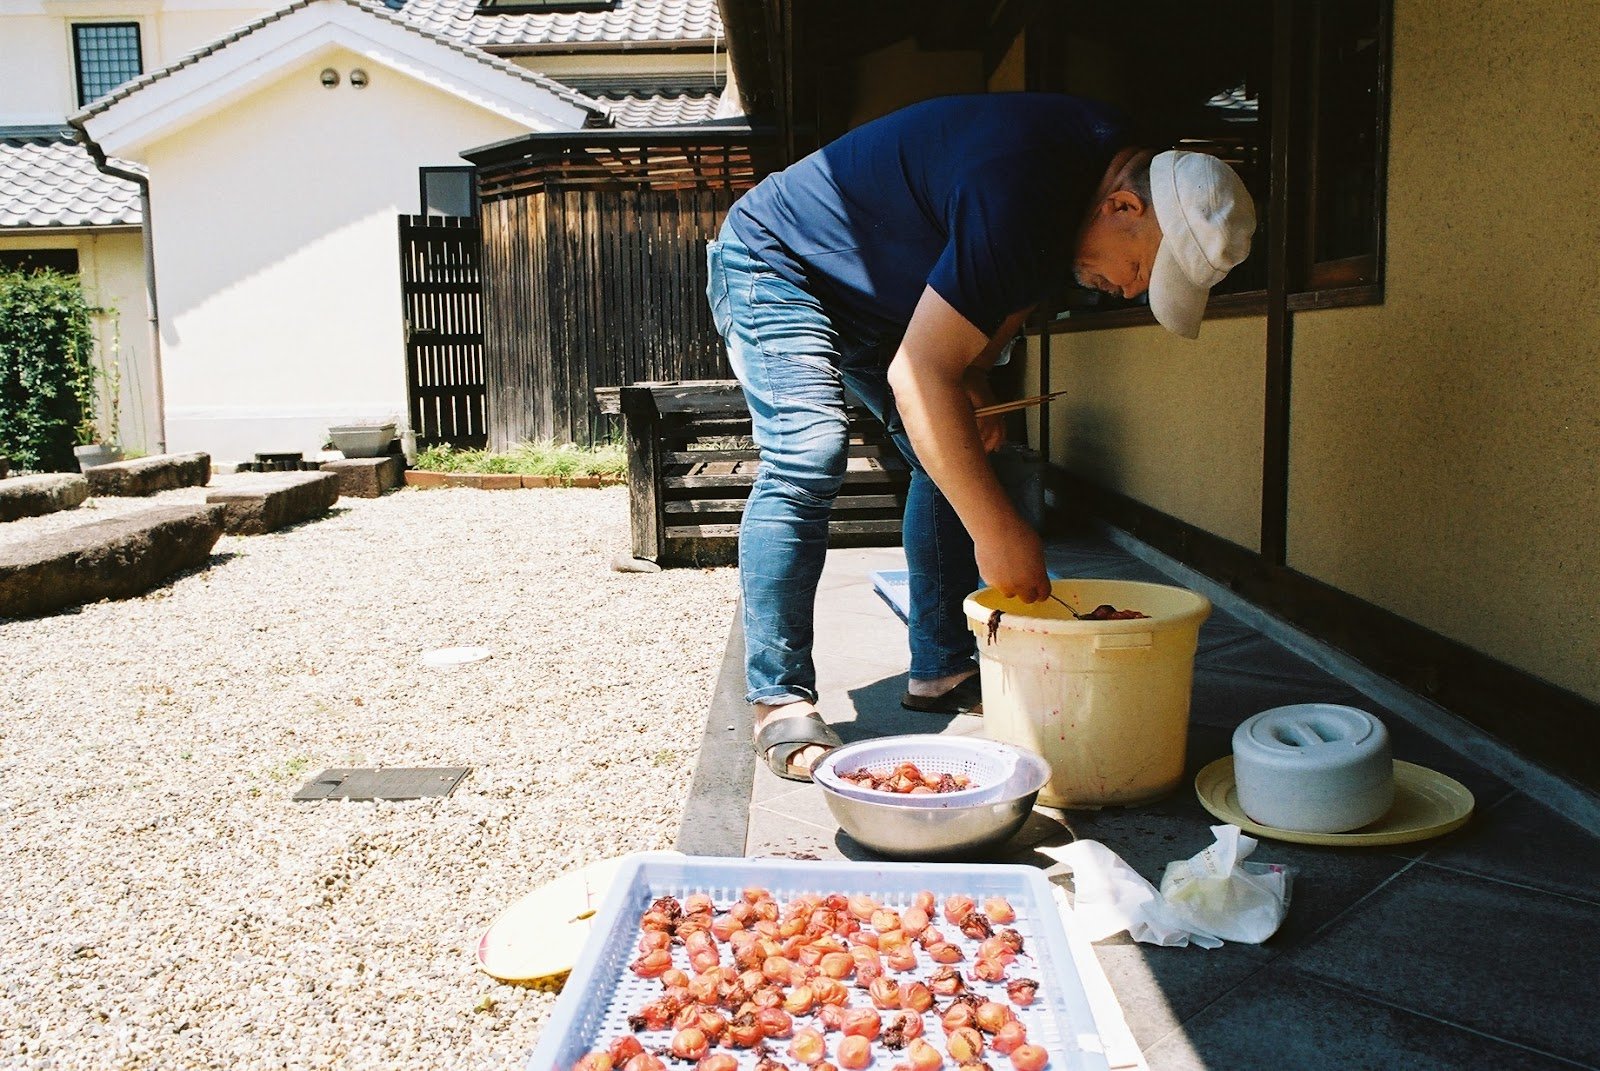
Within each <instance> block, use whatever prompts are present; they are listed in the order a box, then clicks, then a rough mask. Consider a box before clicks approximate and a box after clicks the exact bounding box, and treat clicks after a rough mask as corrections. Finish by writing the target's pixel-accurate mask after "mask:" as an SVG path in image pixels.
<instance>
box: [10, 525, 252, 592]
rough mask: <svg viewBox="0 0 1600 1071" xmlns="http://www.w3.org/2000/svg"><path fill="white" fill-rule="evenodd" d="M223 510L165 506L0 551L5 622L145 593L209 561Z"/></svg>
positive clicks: (76, 528) (80, 527) (51, 534)
mask: <svg viewBox="0 0 1600 1071" xmlns="http://www.w3.org/2000/svg"><path fill="white" fill-rule="evenodd" d="M226 512H227V510H226V508H225V507H223V506H161V507H157V508H154V509H148V510H143V511H141V512H139V513H130V514H127V515H125V516H122V517H114V518H112V519H111V520H106V521H95V522H93V523H91V524H80V525H78V526H77V527H75V528H68V529H66V530H64V531H60V532H52V533H50V534H48V535H43V536H40V537H38V538H37V539H32V540H28V541H26V542H22V543H15V544H12V545H11V546H8V547H0V617H34V616H37V615H39V614H45V613H49V612H51V611H52V610H60V609H62V608H64V607H68V606H78V605H80V604H82V603H86V602H97V601H99V600H100V599H125V598H128V597H130V596H133V595H139V594H142V593H144V592H146V591H149V590H150V589H151V588H153V587H155V586H156V585H157V584H159V583H161V582H162V581H163V580H165V579H166V578H167V577H169V576H171V575H172V574H173V573H177V572H180V571H182V570H184V569H192V568H194V567H195V566H197V565H200V564H201V563H203V562H204V561H205V560H206V557H207V556H208V555H209V554H210V553H211V548H212V547H214V546H216V544H217V540H218V539H219V538H220V537H221V536H222V521H223V517H224V515H225V514H226Z"/></svg>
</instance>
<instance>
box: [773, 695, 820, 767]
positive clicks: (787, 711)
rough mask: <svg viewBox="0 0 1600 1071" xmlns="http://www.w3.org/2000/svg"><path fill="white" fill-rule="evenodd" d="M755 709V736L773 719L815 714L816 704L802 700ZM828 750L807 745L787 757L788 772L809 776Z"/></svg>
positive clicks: (815, 745)
mask: <svg viewBox="0 0 1600 1071" xmlns="http://www.w3.org/2000/svg"><path fill="white" fill-rule="evenodd" d="M755 708H756V735H758V736H759V735H760V734H761V730H762V729H765V728H766V727H767V722H769V721H772V720H773V719H774V718H805V717H809V716H810V715H812V714H816V713H817V708H816V704H814V703H808V702H806V701H805V700H804V699H801V700H799V701H798V702H794V703H782V704H780V705H778V706H775V707H774V706H768V705H767V704H766V703H757V704H755ZM827 753H828V749H827V748H825V747H823V746H822V745H821V744H807V745H806V746H805V747H803V748H801V749H800V750H799V751H796V752H795V753H794V754H793V755H790V756H789V766H788V768H789V772H790V773H792V774H805V775H806V776H808V777H809V776H810V775H811V768H812V767H813V766H815V765H816V764H817V763H818V762H819V761H820V760H821V759H822V756H824V755H826V754H827Z"/></svg>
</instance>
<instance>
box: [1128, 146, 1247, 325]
mask: <svg viewBox="0 0 1600 1071" xmlns="http://www.w3.org/2000/svg"><path fill="white" fill-rule="evenodd" d="M1150 196H1151V199H1152V200H1154V201H1155V209H1156V222H1158V223H1159V224H1161V248H1160V249H1158V250H1157V251H1156V264H1155V267H1154V268H1153V269H1152V270H1151V272H1150V311H1151V312H1153V313H1155V317H1156V320H1157V322H1159V323H1160V324H1161V326H1162V327H1165V328H1166V329H1167V330H1168V331H1171V332H1172V333H1173V334H1176V335H1182V336H1183V337H1184V338H1197V337H1199V335H1200V320H1201V319H1202V318H1203V317H1204V316H1205V312H1206V299H1207V298H1208V297H1210V296H1211V288H1212V287H1213V286H1216V285H1217V284H1218V283H1220V282H1222V280H1223V279H1224V278H1226V277H1227V275H1228V272H1229V271H1231V270H1232V269H1233V267H1234V265H1236V264H1238V263H1239V262H1240V261H1241V260H1243V259H1244V258H1245V257H1247V256H1249V255H1250V238H1251V236H1252V235H1253V234H1255V230H1256V206H1255V202H1254V201H1252V200H1251V199H1250V191H1249V190H1247V189H1245V188H1244V182H1243V181H1242V180H1241V179H1240V178H1239V176H1238V174H1237V173H1236V172H1235V171H1234V170H1233V168H1231V167H1229V166H1228V165H1227V164H1225V163H1223V162H1222V161H1221V160H1219V159H1217V158H1216V157H1215V156H1208V155H1207V154H1205V153H1203V152H1183V151H1181V150H1174V151H1172V152H1164V153H1160V154H1159V155H1157V156H1156V157H1155V158H1154V159H1153V160H1151V161H1150Z"/></svg>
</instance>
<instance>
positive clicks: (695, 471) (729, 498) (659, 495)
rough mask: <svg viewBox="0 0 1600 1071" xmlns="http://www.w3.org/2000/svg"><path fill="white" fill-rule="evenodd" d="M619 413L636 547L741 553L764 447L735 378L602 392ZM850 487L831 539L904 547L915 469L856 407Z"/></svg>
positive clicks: (838, 506)
mask: <svg viewBox="0 0 1600 1071" xmlns="http://www.w3.org/2000/svg"><path fill="white" fill-rule="evenodd" d="M595 396H596V398H597V399H598V400H599V403H600V407H601V409H602V411H607V412H617V413H620V414H621V415H622V418H623V427H624V431H625V435H626V440H627V449H628V489H629V490H628V496H629V505H630V514H631V529H632V539H633V555H634V557H636V558H645V559H649V560H651V561H654V562H657V563H659V564H661V565H684V564H694V565H709V564H725V563H729V562H732V561H735V560H736V558H737V553H738V538H739V522H740V520H741V519H742V518H743V516H744V505H745V501H746V499H748V498H749V496H750V488H751V485H752V484H754V483H755V477H756V468H757V465H758V464H759V463H760V454H759V452H758V451H757V450H756V448H755V447H754V445H753V444H752V443H751V441H750V411H749V409H748V408H747V407H746V406H745V401H744V394H743V392H742V391H741V390H740V389H739V385H738V384H737V383H733V382H729V381H725V380H710V381H696V382H674V383H639V384H634V385H631V386H627V387H620V388H612V389H609V390H597V391H596V392H595ZM849 415H850V458H849V463H848V465H849V467H848V469H847V471H846V473H845V479H844V487H843V488H842V489H841V490H840V492H839V497H838V498H837V499H835V500H834V506H833V514H832V516H831V517H830V519H829V521H828V545H829V546H898V545H899V543H900V519H901V516H902V514H903V513H904V512H905V493H906V487H907V485H908V484H909V483H910V479H911V473H910V469H909V468H908V467H907V465H906V463H905V460H904V459H903V458H902V457H901V456H900V452H899V450H897V449H896V448H895V445H894V443H893V442H891V441H890V440H889V438H888V435H887V434H886V433H885V432H884V430H883V426H882V425H881V424H879V423H878V421H877V419H876V418H875V417H873V416H872V415H871V414H870V413H869V412H867V411H866V410H865V409H859V408H852V409H850V411H849Z"/></svg>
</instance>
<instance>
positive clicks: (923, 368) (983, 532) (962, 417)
mask: <svg viewBox="0 0 1600 1071" xmlns="http://www.w3.org/2000/svg"><path fill="white" fill-rule="evenodd" d="M1023 315H1024V314H1022V313H1019V314H1017V315H1016V316H1013V317H1011V318H1009V319H1008V320H1007V321H1006V325H1011V329H1010V331H1009V332H1005V327H1006V325H1002V328H1001V332H996V338H998V339H999V340H1000V343H999V344H997V343H995V342H994V340H991V339H988V338H985V337H984V335H983V332H981V331H979V330H978V329H977V328H976V327H975V326H973V325H972V323H971V322H969V321H968V320H967V319H966V317H964V316H962V315H961V314H960V313H959V312H957V311H956V310H955V309H954V308H952V307H951V305H950V303H949V302H947V301H946V300H945V299H944V298H942V297H940V296H939V294H938V292H937V291H935V290H934V289H933V288H932V287H928V288H927V289H925V290H923V292H922V299H921V300H920V301H918V302H917V308H916V312H914V313H913V314H912V317H911V323H910V324H909V325H907V327H906V334H905V338H904V340H903V341H902V342H901V343H900V349H899V351H898V352H896V354H895V356H894V360H893V361H892V362H890V364H889V385H890V386H891V387H892V388H893V389H894V397H895V406H896V408H898V409H899V411H900V418H901V420H902V421H904V423H905V426H906V433H907V434H908V435H909V436H910V437H911V445H912V446H913V447H914V448H915V449H916V451H917V460H919V461H920V462H921V463H922V467H923V468H925V469H926V470H927V472H928V475H929V476H931V477H933V482H934V483H936V484H938V485H939V489H940V490H941V491H943V492H944V496H945V497H946V498H947V499H949V500H950V504H951V506H953V507H954V508H955V511H956V514H957V515H958V516H959V517H960V518H961V523H962V524H964V525H966V528H967V531H968V532H969V533H971V535H972V540H973V542H974V544H976V547H977V555H978V572H979V573H980V574H981V575H982V576H983V578H984V580H986V581H988V583H989V584H990V585H991V586H992V587H995V588H997V589H999V590H1000V591H1001V592H1002V593H1004V594H1006V595H1013V596H1016V597H1018V598H1020V599H1022V600H1023V601H1024V602H1038V601H1040V600H1041V599H1044V598H1046V597H1047V596H1048V595H1049V593H1050V580H1049V577H1048V576H1047V575H1046V574H1045V568H1044V548H1043V545H1042V544H1041V543H1040V542H1039V536H1038V534H1037V533H1036V532H1034V530H1033V529H1032V527H1030V526H1029V525H1028V523H1027V522H1026V521H1024V520H1023V519H1022V518H1021V516H1020V515H1018V513H1017V511H1016V509H1015V508H1014V507H1013V506H1012V505H1011V499H1010V498H1009V497H1008V496H1007V495H1006V493H1005V490H1004V489H1003V488H1002V487H1001V486H1000V481H999V480H997V479H996V478H995V475H994V469H993V468H992V467H990V465H989V459H988V457H987V456H986V455H985V453H984V449H983V443H982V441H981V440H980V439H979V435H978V427H977V422H976V421H975V420H974V418H973V413H972V402H971V400H970V399H969V398H968V396H967V390H966V376H967V374H968V371H969V370H970V369H972V368H973V367H974V366H975V365H976V366H977V367H979V368H982V367H986V365H982V364H980V363H979V362H980V361H981V359H983V358H984V357H987V358H988V360H989V362H990V363H993V360H994V356H995V355H996V354H998V353H999V345H1000V344H1003V342H1004V341H1005V339H1007V338H1009V337H1010V335H1011V334H1014V333H1015V331H1016V328H1017V326H1018V325H1020V324H1021V322H1022V317H1023ZM1013 321H1014V322H1013ZM1002 332H1005V333H1002Z"/></svg>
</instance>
